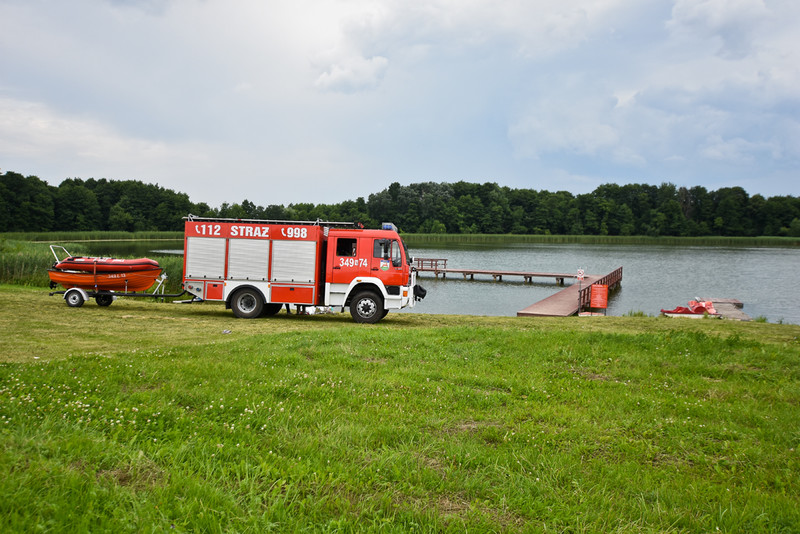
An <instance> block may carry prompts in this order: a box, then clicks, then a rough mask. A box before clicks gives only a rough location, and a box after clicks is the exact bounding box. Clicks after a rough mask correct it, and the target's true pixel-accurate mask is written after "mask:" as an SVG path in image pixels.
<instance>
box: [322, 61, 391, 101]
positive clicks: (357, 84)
mask: <svg viewBox="0 0 800 534" xmlns="http://www.w3.org/2000/svg"><path fill="white" fill-rule="evenodd" d="M388 65H389V60H388V59H386V58H385V57H381V56H375V57H371V58H369V59H367V58H363V57H352V58H348V59H345V60H344V61H341V62H339V63H335V64H333V65H331V66H330V67H329V68H328V70H326V71H325V72H323V73H322V74H320V75H319V77H318V78H317V80H316V81H315V82H314V85H316V86H317V87H319V88H320V89H323V90H326V91H339V92H343V93H351V92H355V91H362V90H365V89H373V88H375V87H377V86H378V84H379V83H380V81H381V79H382V78H383V75H384V73H385V72H386V68H387V67H388Z"/></svg>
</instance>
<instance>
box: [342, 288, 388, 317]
mask: <svg viewBox="0 0 800 534" xmlns="http://www.w3.org/2000/svg"><path fill="white" fill-rule="evenodd" d="M350 315H352V316H353V320H354V321H355V322H357V323H377V322H378V321H380V320H381V319H382V318H383V316H384V313H383V300H382V299H381V298H380V297H379V296H378V295H376V294H375V293H374V292H372V291H361V292H360V293H357V294H356V296H354V297H353V300H351V301H350Z"/></svg>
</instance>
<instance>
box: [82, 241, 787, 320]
mask: <svg viewBox="0 0 800 534" xmlns="http://www.w3.org/2000/svg"><path fill="white" fill-rule="evenodd" d="M131 245H132V244H130V243H128V244H120V245H116V244H112V243H95V244H92V245H91V250H90V253H91V254H103V255H118V254H135V255H147V254H152V253H153V252H152V251H154V250H157V249H159V250H164V249H180V248H182V247H183V243H182V242H181V241H178V242H172V241H170V242H155V243H152V242H151V243H137V244H136V246H135V249H134V248H133V247H131ZM117 247H118V248H117ZM411 254H412V256H415V257H425V258H447V260H448V261H447V266H448V267H449V268H453V269H457V268H467V269H503V270H510V271H541V272H559V273H575V272H577V270H578V269H579V268H582V269H584V271H585V272H586V273H587V274H599V275H605V274H608V273H610V272H611V271H613V270H614V269H616V268H617V267H620V266H622V267H623V277H622V287H621V288H620V289H619V290H618V291H615V292H612V294H611V295H610V298H609V307H608V310H607V313H608V314H609V315H623V314H625V313H627V312H631V311H642V312H644V313H646V314H648V315H657V314H658V313H659V311H660V310H661V308H667V309H671V308H674V307H676V306H685V305H686V302H687V301H689V300H692V299H694V298H695V297H701V298H733V299H738V300H740V301H742V302H743V303H744V309H743V311H744V312H745V313H747V314H748V315H750V316H751V317H753V318H756V317H766V318H767V320H768V321H769V322H778V321H783V322H787V323H793V324H800V304H799V303H800V285H798V282H797V280H795V275H796V271H797V269H798V267H800V249H797V248H755V247H754V248H747V247H677V246H656V245H573V244H558V245H550V244H527V243H526V244H505V245H502V246H497V245H491V246H486V245H474V246H459V247H457V248H427V247H411ZM170 274H171V273H170ZM172 276H176V275H172ZM177 276H179V274H177ZM534 280H535V281H534V283H533V284H526V283H523V281H522V279H521V278H519V277H510V278H504V280H503V281H502V282H494V281H493V280H492V279H491V277H484V278H483V279H481V280H478V279H477V278H476V280H475V281H469V280H467V281H464V280H463V279H462V277H461V276H460V275H454V276H452V277H451V278H448V279H447V280H442V279H441V278H440V279H438V280H437V279H436V278H435V277H434V276H433V275H432V274H422V275H421V276H420V283H421V284H422V285H423V286H424V287H425V288H426V289H427V290H428V295H427V297H426V298H425V300H423V301H422V302H419V303H418V304H417V306H416V307H415V308H414V309H413V311H414V312H416V313H443V314H468V315H498V316H514V315H516V313H517V311H519V310H521V309H523V308H525V307H527V306H529V305H531V304H533V303H534V302H536V301H539V300H541V299H543V298H546V297H548V296H550V295H552V294H553V293H555V292H557V291H559V290H560V287H558V286H556V284H555V280H553V279H550V278H542V279H538V280H537V279H534ZM566 283H567V284H569V283H577V282H572V281H571V280H570V279H568V280H566Z"/></svg>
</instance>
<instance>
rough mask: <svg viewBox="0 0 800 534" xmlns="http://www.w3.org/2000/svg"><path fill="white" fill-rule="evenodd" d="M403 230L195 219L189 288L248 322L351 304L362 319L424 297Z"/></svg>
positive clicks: (187, 243)
mask: <svg viewBox="0 0 800 534" xmlns="http://www.w3.org/2000/svg"><path fill="white" fill-rule="evenodd" d="M416 275H417V273H416V269H415V268H414V267H413V266H412V261H411V257H410V255H409V253H408V249H407V248H406V246H405V243H403V240H402V239H401V238H400V235H399V234H398V232H397V228H396V227H395V226H394V225H393V224H391V223H384V224H383V225H382V228H381V229H379V230H368V229H363V228H357V227H355V225H353V224H352V223H332V222H322V221H262V220H238V219H237V220H233V219H208V218H200V217H195V216H192V215H190V216H189V217H187V218H186V223H185V233H184V268H183V287H184V289H185V290H186V291H187V292H189V293H190V294H192V295H193V296H194V300H208V301H221V302H225V306H226V308H230V309H232V310H233V313H234V315H236V316H237V317H241V318H253V317H258V316H264V315H274V314H276V313H278V312H279V311H280V310H281V308H282V307H283V306H284V305H286V304H288V305H290V306H292V305H293V306H297V307H298V309H307V308H309V307H319V306H323V307H332V308H335V307H339V308H341V309H342V310H344V308H346V307H349V309H350V313H351V315H352V316H353V319H354V320H355V321H356V322H361V323H375V322H378V321H379V320H381V319H382V318H383V317H385V316H386V314H387V313H388V312H389V310H399V309H401V308H406V307H413V306H414V304H415V303H416V301H417V300H420V299H422V298H424V296H425V290H424V289H423V288H422V287H420V286H419V285H417V281H416Z"/></svg>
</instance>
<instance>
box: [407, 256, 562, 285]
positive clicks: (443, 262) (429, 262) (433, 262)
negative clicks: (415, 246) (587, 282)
mask: <svg viewBox="0 0 800 534" xmlns="http://www.w3.org/2000/svg"><path fill="white" fill-rule="evenodd" d="M415 261H416V263H417V271H419V272H428V273H433V274H434V276H436V278H439V275H442V278H447V275H448V274H451V275H452V274H460V275H462V276H463V277H464V280H466V279H467V277H469V279H470V280H475V275H482V276H491V277H492V280H494V281H496V282H501V281H502V280H503V277H504V276H506V277H509V276H520V277H522V279H523V280H524V281H525V282H527V283H532V282H533V279H534V278H555V280H556V283H557V284H558V285H562V286H563V285H564V279H565V278H576V276H577V275H575V274H571V273H542V272H533V271H500V270H491V269H448V268H447V259H445V258H415Z"/></svg>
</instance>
